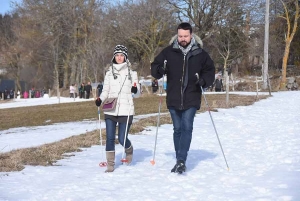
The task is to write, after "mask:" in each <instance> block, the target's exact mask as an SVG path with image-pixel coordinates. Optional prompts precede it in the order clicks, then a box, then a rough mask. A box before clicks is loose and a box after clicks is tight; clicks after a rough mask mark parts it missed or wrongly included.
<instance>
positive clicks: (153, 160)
mask: <svg viewBox="0 0 300 201" xmlns="http://www.w3.org/2000/svg"><path fill="white" fill-rule="evenodd" d="M166 65H167V60H165V61H164V69H166ZM164 77H165V75H163V77H162V78H163V79H162V83H163V84H164ZM162 91H163V90H162V89H161V90H160V99H159V106H158V115H157V125H156V134H155V143H154V148H153V158H152V160H151V161H150V163H151V164H152V165H155V152H156V143H157V134H158V127H159V123H160V109H161V104H162Z"/></svg>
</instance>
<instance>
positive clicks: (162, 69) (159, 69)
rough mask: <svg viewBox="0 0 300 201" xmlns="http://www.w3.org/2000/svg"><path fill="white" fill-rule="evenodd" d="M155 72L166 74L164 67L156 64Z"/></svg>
mask: <svg viewBox="0 0 300 201" xmlns="http://www.w3.org/2000/svg"><path fill="white" fill-rule="evenodd" d="M157 72H158V73H159V74H161V75H164V74H166V69H165V68H164V67H163V66H158V67H157Z"/></svg>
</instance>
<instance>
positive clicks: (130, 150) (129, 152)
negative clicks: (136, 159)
mask: <svg viewBox="0 0 300 201" xmlns="http://www.w3.org/2000/svg"><path fill="white" fill-rule="evenodd" d="M125 153H126V160H127V165H129V164H130V163H131V162H132V155H133V147H132V145H131V146H130V147H129V148H127V149H125Z"/></svg>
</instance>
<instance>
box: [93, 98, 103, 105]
mask: <svg viewBox="0 0 300 201" xmlns="http://www.w3.org/2000/svg"><path fill="white" fill-rule="evenodd" d="M101 103H102V101H101V99H100V98H99V97H98V98H97V99H96V101H95V104H96V106H98V107H99V106H100V105H101Z"/></svg>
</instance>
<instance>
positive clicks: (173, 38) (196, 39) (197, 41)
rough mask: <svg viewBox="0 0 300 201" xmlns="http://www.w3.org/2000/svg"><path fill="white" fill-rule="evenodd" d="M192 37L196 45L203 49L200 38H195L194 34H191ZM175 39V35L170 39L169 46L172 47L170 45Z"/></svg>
mask: <svg viewBox="0 0 300 201" xmlns="http://www.w3.org/2000/svg"><path fill="white" fill-rule="evenodd" d="M192 36H193V38H194V39H195V41H196V43H198V44H199V45H200V47H201V48H203V42H202V40H201V38H200V37H199V36H197V35H196V34H192ZM176 39H177V34H176V35H175V36H173V37H172V38H171V40H170V42H169V45H172V43H174V41H175V40H176Z"/></svg>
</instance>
